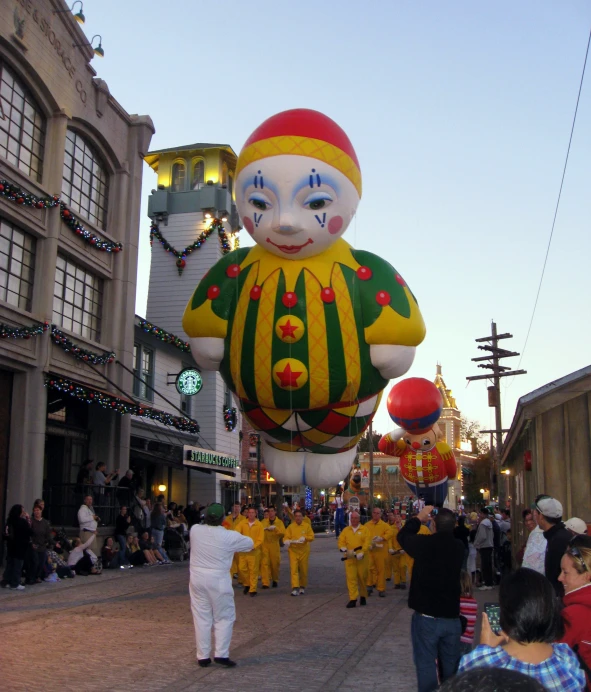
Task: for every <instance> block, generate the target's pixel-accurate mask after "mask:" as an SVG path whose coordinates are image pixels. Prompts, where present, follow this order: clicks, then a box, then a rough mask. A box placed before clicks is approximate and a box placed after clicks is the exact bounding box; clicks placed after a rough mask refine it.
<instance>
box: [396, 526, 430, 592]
mask: <svg viewBox="0 0 591 692" xmlns="http://www.w3.org/2000/svg"><path fill="white" fill-rule="evenodd" d="M419 534H423V535H424V536H430V535H431V531H429V529H428V528H427V527H426V526H425V524H421V528H420V529H419ZM396 542H398V541H396ZM399 545H400V544H399ZM414 563H415V561H414V560H413V559H412V557H411V556H410V555H409V554H408V553H405V552H402V559H401V560H400V573H401V576H404V575H405V574H406V573H407V572H408V579H405V581H408V583H409V584H410V580H411V577H412V566H413V565H414Z"/></svg>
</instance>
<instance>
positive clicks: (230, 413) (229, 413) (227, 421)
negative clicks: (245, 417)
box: [223, 406, 238, 432]
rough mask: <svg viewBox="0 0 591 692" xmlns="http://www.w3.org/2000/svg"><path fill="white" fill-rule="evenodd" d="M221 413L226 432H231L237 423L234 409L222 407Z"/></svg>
mask: <svg viewBox="0 0 591 692" xmlns="http://www.w3.org/2000/svg"><path fill="white" fill-rule="evenodd" d="M223 412H224V425H225V426H226V430H227V431H228V432H232V430H234V428H235V427H236V423H237V422H238V415H237V414H236V409H235V408H234V407H232V408H230V407H229V406H224V408H223Z"/></svg>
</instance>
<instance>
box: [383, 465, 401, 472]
mask: <svg viewBox="0 0 591 692" xmlns="http://www.w3.org/2000/svg"><path fill="white" fill-rule="evenodd" d="M399 470H400V469H399V468H398V466H386V471H387V472H388V473H398V471H399Z"/></svg>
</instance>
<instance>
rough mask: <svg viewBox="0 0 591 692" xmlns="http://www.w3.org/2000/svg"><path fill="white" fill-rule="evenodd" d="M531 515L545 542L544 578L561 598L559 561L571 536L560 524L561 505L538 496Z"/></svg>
mask: <svg viewBox="0 0 591 692" xmlns="http://www.w3.org/2000/svg"><path fill="white" fill-rule="evenodd" d="M533 515H534V519H535V521H536V524H537V525H538V526H539V527H540V528H541V529H542V531H543V532H544V538H545V539H546V541H547V543H546V560H545V563H544V567H545V571H546V578H547V579H549V580H550V582H551V584H552V586H553V587H554V591H555V592H556V595H557V596H559V597H560V598H562V597H563V596H564V587H563V585H562V584H561V582H559V581H558V577H559V576H560V561H561V560H562V556H563V555H564V551H565V550H566V549H567V547H568V544H569V543H570V541H571V538H572V537H573V535H572V533H571V532H570V531H569V530H568V529H567V528H566V526H565V525H564V524H563V523H562V505H561V504H560V502H558V500H555V499H554V498H553V497H548V495H541V496H540V495H538V497H537V498H536V501H535V503H534V506H533Z"/></svg>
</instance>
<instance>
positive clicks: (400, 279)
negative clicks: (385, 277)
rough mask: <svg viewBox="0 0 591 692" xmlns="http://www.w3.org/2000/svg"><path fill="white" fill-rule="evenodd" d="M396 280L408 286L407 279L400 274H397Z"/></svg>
mask: <svg viewBox="0 0 591 692" xmlns="http://www.w3.org/2000/svg"><path fill="white" fill-rule="evenodd" d="M396 281H398V283H399V284H400V285H401V286H406V281H405V280H404V279H403V278H402V277H401V276H400V274H396Z"/></svg>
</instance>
